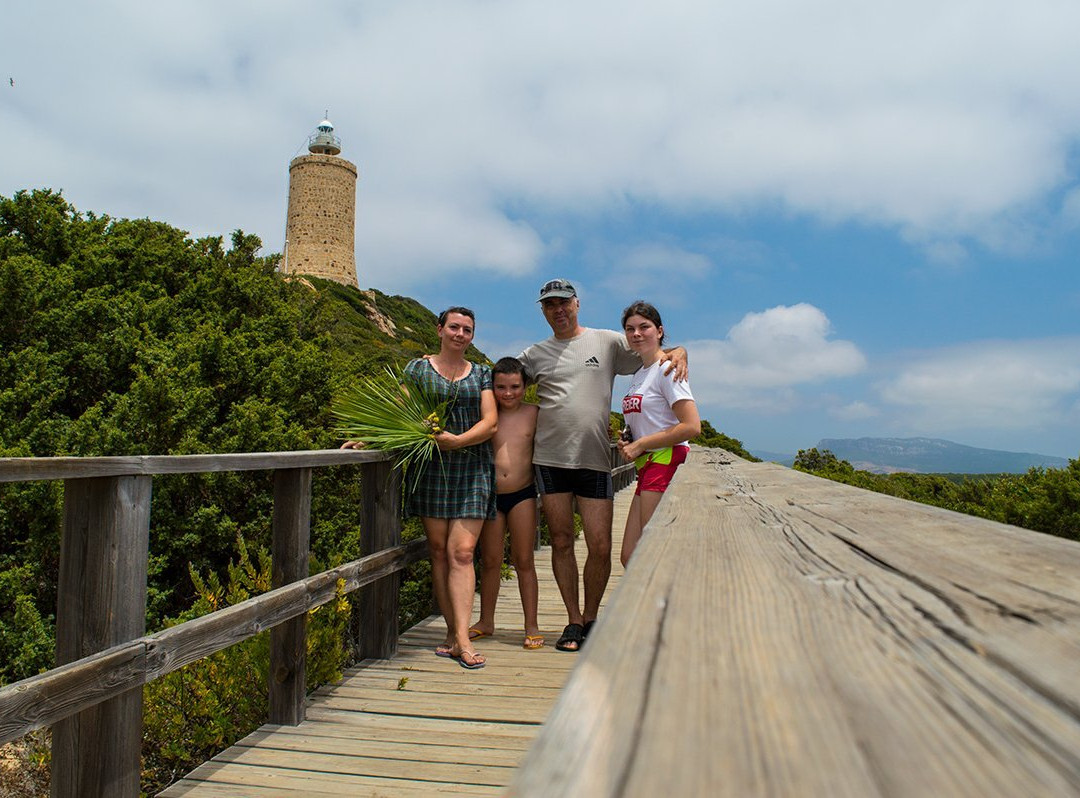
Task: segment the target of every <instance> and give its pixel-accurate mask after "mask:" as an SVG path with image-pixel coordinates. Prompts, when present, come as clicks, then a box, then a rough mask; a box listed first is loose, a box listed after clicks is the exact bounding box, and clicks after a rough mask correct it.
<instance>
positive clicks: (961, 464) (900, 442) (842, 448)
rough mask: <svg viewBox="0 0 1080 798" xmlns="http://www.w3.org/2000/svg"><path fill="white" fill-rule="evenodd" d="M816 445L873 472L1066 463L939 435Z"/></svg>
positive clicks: (983, 470)
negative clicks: (979, 446) (974, 444)
mask: <svg viewBox="0 0 1080 798" xmlns="http://www.w3.org/2000/svg"><path fill="white" fill-rule="evenodd" d="M817 449H818V450H819V451H820V450H822V449H828V450H829V451H831V452H832V453H833V454H835V455H836V456H837V457H839V458H840V459H841V460H847V461H848V462H849V463H851V464H852V465H853V466H855V468H858V469H860V470H862V471H871V472H873V473H876V474H889V473H892V472H896V471H909V472H912V473H917V474H1022V473H1024V472H1025V471H1027V470H1028V469H1029V468H1033V467H1036V466H1042V467H1045V468H1064V467H1065V466H1067V465H1068V464H1069V461H1068V460H1066V459H1065V458H1062V457H1052V456H1050V455H1046V454H1031V453H1030V452H1003V451H999V450H997V449H979V448H976V447H974V446H964V445H963V444H961V443H953V442H952V441H945V440H940V439H938V438H823V439H822V440H820V441H818V443H817ZM753 454H754V456H755V457H760V458H761V459H762V460H767V461H771V462H775V463H781V464H782V465H787V466H790V465H791V464H792V463H793V462H794V461H795V455H793V454H778V453H776V452H758V451H755V452H753Z"/></svg>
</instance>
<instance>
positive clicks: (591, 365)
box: [585, 355, 600, 369]
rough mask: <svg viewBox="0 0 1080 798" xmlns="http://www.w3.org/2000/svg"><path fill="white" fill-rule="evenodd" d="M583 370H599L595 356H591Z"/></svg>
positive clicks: (598, 363) (598, 362)
mask: <svg viewBox="0 0 1080 798" xmlns="http://www.w3.org/2000/svg"><path fill="white" fill-rule="evenodd" d="M585 368H587V369H598V368H600V361H599V360H597V359H596V355H593V356H592V357H590V358H589V359H588V360H586V361H585Z"/></svg>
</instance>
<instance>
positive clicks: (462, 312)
mask: <svg viewBox="0 0 1080 798" xmlns="http://www.w3.org/2000/svg"><path fill="white" fill-rule="evenodd" d="M451 313H458V314H460V315H462V316H468V317H469V318H470V319H472V323H473V326H474V327H475V326H476V314H475V313H473V312H472V311H471V310H469V309H468V308H462V307H453V308H447V309H446V310H444V311H443V312H442V313H440V314H439V326H440V327H443V326H445V324H446V317H447V316H449V315H450V314H451Z"/></svg>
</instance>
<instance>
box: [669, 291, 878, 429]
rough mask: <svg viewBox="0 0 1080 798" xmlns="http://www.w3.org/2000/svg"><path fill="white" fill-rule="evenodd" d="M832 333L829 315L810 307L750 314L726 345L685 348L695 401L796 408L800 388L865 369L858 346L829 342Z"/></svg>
mask: <svg viewBox="0 0 1080 798" xmlns="http://www.w3.org/2000/svg"><path fill="white" fill-rule="evenodd" d="M829 333H830V324H829V320H828V318H827V317H826V316H825V314H824V313H823V312H822V311H821V310H819V309H818V308H816V307H814V306H813V305H809V304H806V303H800V304H798V305H792V306H783V305H781V306H778V307H775V308H770V309H769V310H766V311H763V312H761V313H748V314H747V315H746V316H744V317H743V318H742V320H741V321H739V323H738V324H736V325H735V326H734V327H732V328H731V330H730V331H729V332H728V335H727V337H726V338H725V339H724V340H704V341H690V342H689V343H688V344H686V348H687V349H688V350H689V352H690V362H691V374H692V377H691V383H692V385H693V389H694V393H695V396H696V397H699V398H700V401H702V402H704V403H707V404H717V405H721V406H726V407H754V408H758V409H764V408H771V409H773V410H783V409H786V408H791V407H793V406H794V405H795V404H796V403H797V402H798V401H799V400H798V396H797V394H796V392H795V391H794V388H795V387H796V386H798V385H805V384H810V383H818V382H821V381H824V380H828V379H835V378H839V377H848V376H851V375H854V374H857V373H859V372H860V371H862V370H863V369H864V368H865V367H866V358H865V357H864V356H863V354H862V353H861V352H860V351H859V349H858V347H857V346H855V344H853V343H852V342H850V341H835V340H829V338H828V336H829Z"/></svg>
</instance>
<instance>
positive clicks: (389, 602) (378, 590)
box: [359, 461, 401, 659]
mask: <svg viewBox="0 0 1080 798" xmlns="http://www.w3.org/2000/svg"><path fill="white" fill-rule="evenodd" d="M361 474H362V478H363V490H364V506H363V517H362V519H361V523H362V528H361V536H360V553H361V554H371V553H373V552H377V551H381V550H382V549H387V548H392V547H396V546H398V545H400V544H401V520H400V519H401V472H400V471H399V470H398V469H397V468H394V466H393V464H391V463H390V462H387V461H382V462H374V463H366V464H365V465H364V466H363V467H362V468H361ZM400 587H401V572H400V571H394V572H392V573H389V574H387V575H386V576H384V577H383V578H382V579H380V580H378V581H377V582H372V583H371V584H369V585H368V586H366V587H364V588H363V589H362V590H361V591H360V598H359V605H360V610H359V611H360V656H361V657H363V658H365V659H366V658H369V657H371V658H377V659H382V658H389V657H393V656H394V654H395V653H396V652H397V633H398V629H397V624H398V593H399V591H400Z"/></svg>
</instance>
